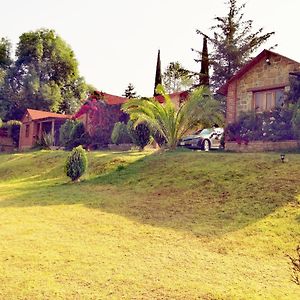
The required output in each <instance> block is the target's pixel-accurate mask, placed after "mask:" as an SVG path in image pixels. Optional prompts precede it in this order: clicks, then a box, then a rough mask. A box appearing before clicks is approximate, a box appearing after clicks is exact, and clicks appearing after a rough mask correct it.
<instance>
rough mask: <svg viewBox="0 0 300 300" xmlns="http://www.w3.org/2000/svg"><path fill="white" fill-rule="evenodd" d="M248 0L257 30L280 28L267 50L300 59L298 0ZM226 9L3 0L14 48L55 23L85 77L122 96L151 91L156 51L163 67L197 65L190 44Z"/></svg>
mask: <svg viewBox="0 0 300 300" xmlns="http://www.w3.org/2000/svg"><path fill="white" fill-rule="evenodd" d="M243 2H245V1H243V0H241V1H240V2H239V3H243ZM246 2H247V5H246V9H245V10H244V12H245V19H246V20H248V19H253V20H254V24H253V25H254V29H258V28H259V27H264V29H265V30H264V32H265V33H266V32H269V31H275V36H273V37H272V38H271V39H270V42H268V43H267V44H265V45H264V46H263V48H269V47H270V46H272V45H274V44H276V43H277V44H278V47H277V48H276V49H274V51H275V52H278V53H280V54H282V55H284V56H287V57H289V58H292V59H294V60H297V61H299V62H300V35H299V12H300V1H299V0H285V1H282V0H247V1H246ZM226 13H227V10H226V9H225V5H224V0H209V1H206V0H160V1H159V0H148V1H146V0H5V1H2V3H1V18H0V37H7V38H8V39H9V40H10V41H11V42H12V44H13V46H14V47H15V46H16V44H17V42H18V39H19V36H20V35H21V34H22V33H24V32H28V31H35V30H37V29H40V28H48V29H54V30H55V31H56V33H57V34H58V35H60V36H61V37H62V39H64V40H65V41H66V42H67V43H68V44H69V45H70V46H71V48H72V49H73V51H74V53H75V56H76V58H77V60H78V62H79V70H80V75H81V76H83V77H84V78H85V79H86V81H87V82H88V83H90V84H92V85H94V86H95V87H96V88H97V89H98V90H102V91H103V92H106V93H110V94H114V95H118V96H121V95H122V94H123V93H124V90H125V88H126V87H127V86H128V83H129V82H131V83H132V84H133V85H134V86H135V89H136V91H137V93H138V94H139V95H142V96H151V95H152V93H153V86H154V77H155V68H156V58H157V51H158V49H160V50H161V62H162V69H163V70H164V69H165V68H166V66H167V65H168V64H169V63H170V62H172V61H179V62H180V63H181V64H182V65H183V66H184V67H185V68H187V69H190V70H194V71H198V70H199V69H200V65H199V64H196V63H195V62H194V58H195V53H194V52H192V51H191V48H196V49H199V50H200V49H201V48H202V38H201V37H200V36H199V35H197V34H196V31H195V30H196V29H201V30H202V31H205V32H207V33H209V32H210V31H209V27H210V26H212V25H214V24H215V23H214V21H213V18H214V17H216V16H224V15H225V14H226ZM263 48H261V49H260V50H263Z"/></svg>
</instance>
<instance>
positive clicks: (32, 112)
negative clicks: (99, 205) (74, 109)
mask: <svg viewBox="0 0 300 300" xmlns="http://www.w3.org/2000/svg"><path fill="white" fill-rule="evenodd" d="M27 113H28V114H29V116H30V118H31V119H32V120H40V119H47V118H56V119H70V118H71V117H72V116H71V115H63V114H57V113H53V112H49V111H42V110H36V109H30V108H28V109H27Z"/></svg>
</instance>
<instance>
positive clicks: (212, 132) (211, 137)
mask: <svg viewBox="0 0 300 300" xmlns="http://www.w3.org/2000/svg"><path fill="white" fill-rule="evenodd" d="M223 134H224V129H223V128H219V127H218V128H204V129H201V130H199V131H197V132H195V133H194V134H192V135H188V136H186V137H184V138H182V139H181V140H180V141H179V145H180V146H183V147H187V148H191V149H202V150H205V151H208V150H210V149H220V148H221V139H222V136H223Z"/></svg>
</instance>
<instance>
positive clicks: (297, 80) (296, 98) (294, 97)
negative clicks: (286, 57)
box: [286, 75, 300, 103]
mask: <svg viewBox="0 0 300 300" xmlns="http://www.w3.org/2000/svg"><path fill="white" fill-rule="evenodd" d="M289 81H290V84H289V85H290V90H289V92H288V95H287V101H286V102H288V103H297V102H299V103H300V77H299V76H291V75H290V76H289Z"/></svg>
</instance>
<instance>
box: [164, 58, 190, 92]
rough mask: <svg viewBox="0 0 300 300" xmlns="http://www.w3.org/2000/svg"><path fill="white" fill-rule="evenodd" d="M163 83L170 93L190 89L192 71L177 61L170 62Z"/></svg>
mask: <svg viewBox="0 0 300 300" xmlns="http://www.w3.org/2000/svg"><path fill="white" fill-rule="evenodd" d="M163 83H164V87H165V89H166V91H167V92H168V93H174V92H179V91H182V90H186V89H189V88H190V87H191V86H192V84H193V80H192V79H191V76H190V72H189V71H188V70H186V69H184V68H183V67H182V65H181V64H180V63H179V62H178V61H176V62H170V64H169V65H168V66H167V68H166V70H165V72H164V74H163Z"/></svg>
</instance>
